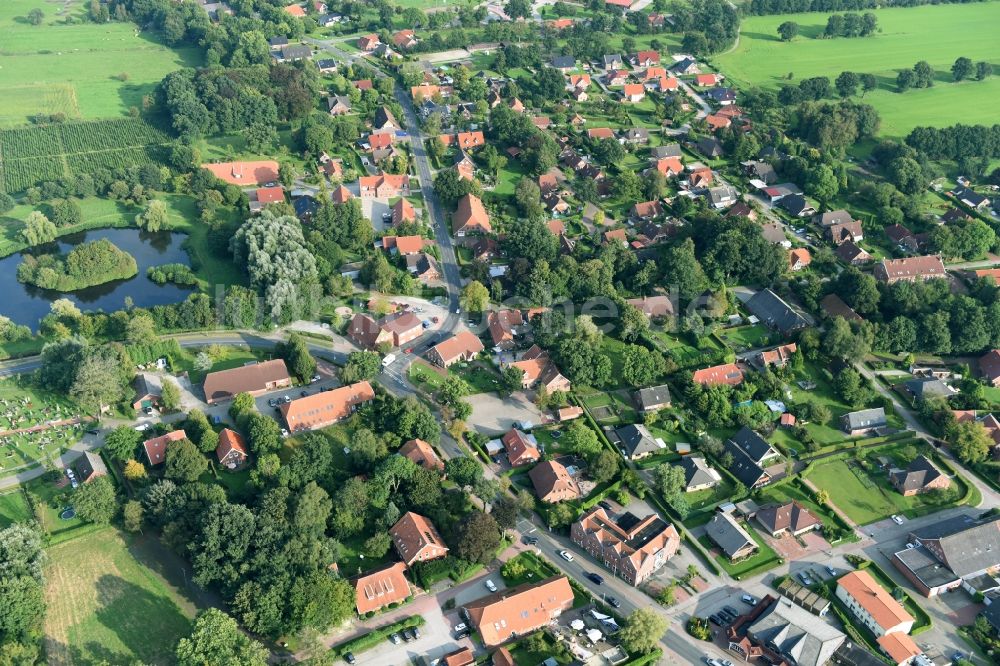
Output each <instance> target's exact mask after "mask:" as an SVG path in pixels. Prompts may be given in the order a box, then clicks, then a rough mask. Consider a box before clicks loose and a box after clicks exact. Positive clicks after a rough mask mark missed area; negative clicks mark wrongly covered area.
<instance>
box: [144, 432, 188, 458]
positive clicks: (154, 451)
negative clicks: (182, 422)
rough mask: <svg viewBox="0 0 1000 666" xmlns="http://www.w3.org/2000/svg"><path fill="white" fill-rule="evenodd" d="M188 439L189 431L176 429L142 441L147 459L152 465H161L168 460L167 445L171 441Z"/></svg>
mask: <svg viewBox="0 0 1000 666" xmlns="http://www.w3.org/2000/svg"><path fill="white" fill-rule="evenodd" d="M182 439H187V433H185V432H184V431H183V430H174V431H173V432H168V433H167V434H166V435H160V436H159V437H154V438H152V439H147V440H146V441H145V442H143V443H142V448H143V449H145V451H146V459H147V460H149V464H150V465H159V464H160V463H162V462H163V461H165V460H166V456H167V445H168V444H170V443H171V442H179V441H181V440H182Z"/></svg>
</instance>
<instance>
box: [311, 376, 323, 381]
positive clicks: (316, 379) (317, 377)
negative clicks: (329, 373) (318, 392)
mask: <svg viewBox="0 0 1000 666" xmlns="http://www.w3.org/2000/svg"><path fill="white" fill-rule="evenodd" d="M321 379H323V378H322V377H320V376H319V375H313V378H312V379H311V380H309V381H310V382H318V381H319V380H321Z"/></svg>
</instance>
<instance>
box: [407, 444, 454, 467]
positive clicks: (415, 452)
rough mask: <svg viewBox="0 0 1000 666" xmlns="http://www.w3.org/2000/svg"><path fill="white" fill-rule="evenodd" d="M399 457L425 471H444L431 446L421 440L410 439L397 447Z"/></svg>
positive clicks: (442, 464)
mask: <svg viewBox="0 0 1000 666" xmlns="http://www.w3.org/2000/svg"><path fill="white" fill-rule="evenodd" d="M399 455H401V456H403V457H404V458H409V459H410V460H412V461H413V462H414V463H416V464H417V465H420V466H421V467H423V468H425V469H436V470H438V471H444V463H443V462H441V459H440V458H438V455H437V453H435V452H434V449H433V448H432V447H431V445H430V444H428V443H427V442H425V441H424V440H422V439H411V440H410V441H408V442H407V443H406V444H403V445H402V446H401V447H399Z"/></svg>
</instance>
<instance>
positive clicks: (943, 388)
mask: <svg viewBox="0 0 1000 666" xmlns="http://www.w3.org/2000/svg"><path fill="white" fill-rule="evenodd" d="M903 387H904V388H905V389H906V391H907V392H908V393H909V394H910V395H912V396H913V398H914V399H915V400H927V399H929V398H947V397H948V396H950V395H953V394H955V393H957V391H955V389H953V388H952V387H950V386H948V385H947V384H945V383H944V382H943V381H941V380H940V379H936V378H934V377H921V378H919V379H911V380H909V381H907V382H903Z"/></svg>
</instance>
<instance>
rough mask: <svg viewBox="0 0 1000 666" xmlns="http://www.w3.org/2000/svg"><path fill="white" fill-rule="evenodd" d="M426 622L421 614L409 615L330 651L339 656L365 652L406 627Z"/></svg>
mask: <svg viewBox="0 0 1000 666" xmlns="http://www.w3.org/2000/svg"><path fill="white" fill-rule="evenodd" d="M423 624H424V618H423V617H422V616H420V615H414V616H413V617H408V618H406V619H405V620H400V621H399V622H396V623H393V624H387V625H386V626H384V627H379V628H378V629H373V630H372V631H369V632H368V633H367V634H362V635H361V636H358V637H357V638H352V639H351V640H349V641H347V642H346V643H341V644H340V645H338V646H336V647H334V648H331V649H330V651H331V652H333V654H334V655H336V656H338V657H342V656H344V655H345V654H347V653H348V652H364V651H365V650H369V649H371V648H373V647H375V646H376V645H378V644H379V643H381V642H382V641H384V640H386V639H387V638H389V636H391V635H393V634H395V633H397V632H399V631H403V630H404V629H409V628H411V627H419V626H421V625H423Z"/></svg>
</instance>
